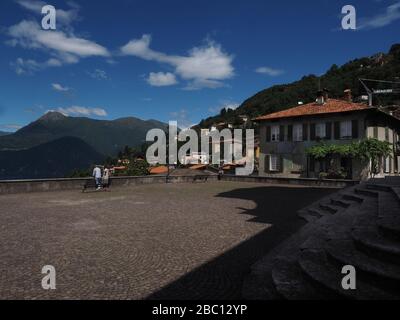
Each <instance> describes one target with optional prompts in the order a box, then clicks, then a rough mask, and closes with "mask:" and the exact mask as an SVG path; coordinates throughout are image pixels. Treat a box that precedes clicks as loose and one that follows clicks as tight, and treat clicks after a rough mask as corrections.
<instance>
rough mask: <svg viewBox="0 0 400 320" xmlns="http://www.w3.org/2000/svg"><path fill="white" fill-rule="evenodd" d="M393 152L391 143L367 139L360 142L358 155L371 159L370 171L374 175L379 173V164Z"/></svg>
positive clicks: (366, 159)
mask: <svg viewBox="0 0 400 320" xmlns="http://www.w3.org/2000/svg"><path fill="white" fill-rule="evenodd" d="M391 153H392V150H391V146H390V143H389V142H387V141H379V140H377V139H373V138H370V139H366V140H363V141H361V142H360V143H359V144H358V148H357V155H358V156H359V157H360V158H361V159H362V160H364V161H370V163H371V165H370V168H369V173H370V175H371V176H372V177H373V176H374V175H375V174H377V173H379V164H380V162H381V160H382V159H383V158H387V157H388V156H389V155H390V154H391Z"/></svg>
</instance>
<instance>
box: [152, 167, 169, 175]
mask: <svg viewBox="0 0 400 320" xmlns="http://www.w3.org/2000/svg"><path fill="white" fill-rule="evenodd" d="M149 172H150V174H163V173H167V172H168V167H166V166H159V167H154V168H150V169H149Z"/></svg>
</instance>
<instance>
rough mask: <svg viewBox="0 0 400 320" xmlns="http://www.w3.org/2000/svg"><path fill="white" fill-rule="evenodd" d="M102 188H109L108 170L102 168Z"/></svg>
mask: <svg viewBox="0 0 400 320" xmlns="http://www.w3.org/2000/svg"><path fill="white" fill-rule="evenodd" d="M103 186H104V187H105V188H108V187H109V186H110V169H109V168H108V167H105V168H104V172H103Z"/></svg>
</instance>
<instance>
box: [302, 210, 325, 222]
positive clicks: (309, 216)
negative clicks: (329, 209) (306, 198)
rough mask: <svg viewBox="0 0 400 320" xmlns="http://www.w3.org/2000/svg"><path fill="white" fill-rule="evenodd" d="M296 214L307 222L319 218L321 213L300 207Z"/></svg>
mask: <svg viewBox="0 0 400 320" xmlns="http://www.w3.org/2000/svg"><path fill="white" fill-rule="evenodd" d="M297 215H298V216H299V217H300V218H303V219H304V220H306V221H307V222H314V221H316V220H318V219H319V218H321V215H320V214H319V213H316V212H313V210H311V211H309V209H302V210H299V211H298V213H297Z"/></svg>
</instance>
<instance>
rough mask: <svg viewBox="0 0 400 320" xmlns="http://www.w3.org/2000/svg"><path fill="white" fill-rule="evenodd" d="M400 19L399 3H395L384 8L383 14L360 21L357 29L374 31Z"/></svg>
mask: <svg viewBox="0 0 400 320" xmlns="http://www.w3.org/2000/svg"><path fill="white" fill-rule="evenodd" d="M399 19H400V2H396V3H394V4H392V5H390V6H389V7H387V8H386V10H385V12H384V13H381V14H378V15H376V16H373V17H370V18H362V19H360V23H359V25H358V26H357V29H376V28H381V27H385V26H387V25H389V24H391V23H393V22H394V21H396V20H399Z"/></svg>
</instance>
